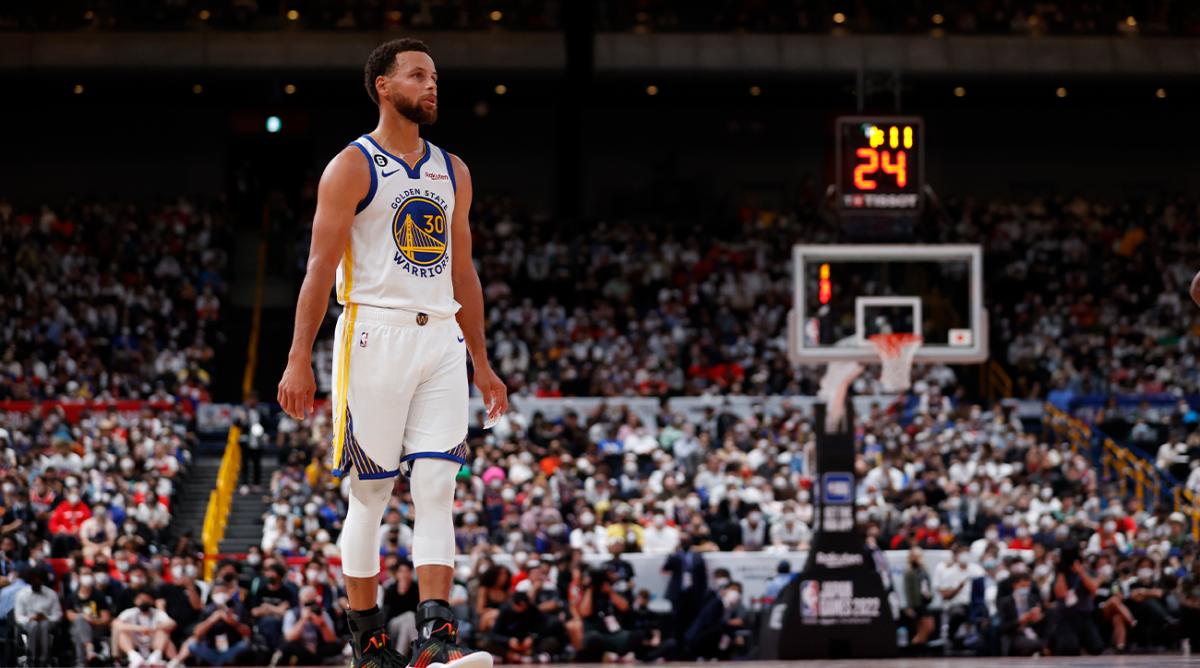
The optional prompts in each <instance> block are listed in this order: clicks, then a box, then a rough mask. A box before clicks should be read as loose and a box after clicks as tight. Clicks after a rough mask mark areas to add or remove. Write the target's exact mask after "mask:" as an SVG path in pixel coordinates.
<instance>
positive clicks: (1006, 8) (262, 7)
mask: <svg viewBox="0 0 1200 668" xmlns="http://www.w3.org/2000/svg"><path fill="white" fill-rule="evenodd" d="M51 5H52V6H51ZM591 10H592V11H591V14H592V20H593V24H594V26H595V28H596V29H597V30H598V31H635V32H647V31H659V32H663V31H690V32H724V31H731V30H743V31H753V32H791V33H828V32H830V31H849V32H857V33H929V32H932V31H940V32H942V33H952V34H999V35H1006V34H1013V35H1041V34H1052V35H1114V34H1139V33H1140V34H1153V35H1164V34H1171V35H1194V34H1196V32H1197V31H1200V13H1198V12H1197V10H1196V8H1195V7H1194V5H1193V4H1192V3H1189V2H1186V1H1185V0H1142V1H1139V2H1131V1H1100V0H1055V1H1053V2H1047V1H1034V0H1000V1H996V2H978V1H975V0H943V1H939V2H918V3H896V2H891V1H889V0H859V1H857V2H852V3H851V2H843V1H840V0H770V1H767V2H764V1H761V0H757V1H752V0H709V1H707V2H688V3H678V2H666V1H664V0H598V1H597V2H596V3H595V4H594V6H593V7H592V8H591ZM560 15H561V3H560V2H535V1H533V0H488V1H487V2H482V1H480V0H456V1H454V2H446V1H438V0H382V1H378V2H334V1H330V0H291V1H289V2H258V1H256V0H240V1H234V2H226V3H213V2H204V1H201V0H175V1H173V2H164V3H142V4H129V3H116V2H105V1H103V0H99V1H97V2H91V3H66V4H63V3H15V4H14V5H12V7H11V9H10V10H9V11H6V12H3V13H0V28H5V29H19V30H55V29H58V30H64V29H66V30H70V29H107V30H134V29H174V30H181V29H193V30H194V29H201V28H207V27H212V28H218V29H234V30H238V29H241V30H282V29H290V28H296V27H300V28H307V29H315V30H356V29H357V30H379V29H381V28H384V29H393V30H400V29H405V30H410V29H415V30H422V29H432V30H484V29H489V28H505V29H509V30H522V31H531V30H532V31H537V30H557V29H560V28H561V27H562V23H563V22H562V19H561V16H560ZM1130 17H1132V19H1133V20H1132V22H1131V21H1130Z"/></svg>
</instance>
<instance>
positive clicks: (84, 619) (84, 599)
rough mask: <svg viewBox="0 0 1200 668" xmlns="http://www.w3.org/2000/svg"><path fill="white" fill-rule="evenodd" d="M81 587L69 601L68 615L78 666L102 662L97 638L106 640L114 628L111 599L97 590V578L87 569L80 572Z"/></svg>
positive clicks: (83, 568) (81, 568) (86, 567)
mask: <svg viewBox="0 0 1200 668" xmlns="http://www.w3.org/2000/svg"><path fill="white" fill-rule="evenodd" d="M78 575H79V577H78V578H77V579H78V582H79V586H78V587H77V588H76V589H75V591H74V592H72V593H71V594H70V596H68V597H67V606H66V615H67V620H68V621H70V623H71V640H72V641H74V643H75V661H76V665H78V666H82V665H84V664H90V663H91V662H92V661H94V660H96V659H98V658H101V653H100V651H99V649H100V648H98V647H97V643H96V642H95V639H96V638H103V637H106V636H107V635H108V634H109V632H110V630H111V629H110V627H111V624H112V610H111V609H110V607H109V603H108V597H107V596H105V595H104V594H103V593H101V592H100V591H99V590H98V589H96V576H95V574H94V573H93V572H92V569H91V568H90V567H88V566H82V567H80V569H79V574H78Z"/></svg>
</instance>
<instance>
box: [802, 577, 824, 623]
mask: <svg viewBox="0 0 1200 668" xmlns="http://www.w3.org/2000/svg"><path fill="white" fill-rule="evenodd" d="M820 614H821V582H820V581H819V580H804V581H803V582H801V583H800V616H801V617H818V616H820Z"/></svg>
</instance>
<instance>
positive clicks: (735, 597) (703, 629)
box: [683, 582, 747, 659]
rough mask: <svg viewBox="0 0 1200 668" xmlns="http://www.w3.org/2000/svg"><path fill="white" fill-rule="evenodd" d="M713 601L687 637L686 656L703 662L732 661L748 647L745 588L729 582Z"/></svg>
mask: <svg viewBox="0 0 1200 668" xmlns="http://www.w3.org/2000/svg"><path fill="white" fill-rule="evenodd" d="M717 594H718V595H717V596H714V597H712V598H710V599H709V600H708V601H707V602H706V603H705V604H704V606H703V607H702V608H701V609H700V613H699V614H698V615H697V616H696V619H695V621H693V622H692V625H691V627H689V628H688V630H687V633H685V634H684V645H683V646H684V647H685V648H687V652H688V653H689V654H690V655H692V656H695V657H696V658H700V659H729V658H731V657H732V656H734V655H735V653H738V652H739V650H740V649H742V648H744V646H745V644H746V639H745V634H743V633H741V632H742V631H746V630H747V629H746V611H745V609H744V608H743V607H742V605H741V599H742V586H741V584H739V583H737V582H730V583H727V584H725V585H723V586H722V587H721V589H720V590H719V591H718V593H717Z"/></svg>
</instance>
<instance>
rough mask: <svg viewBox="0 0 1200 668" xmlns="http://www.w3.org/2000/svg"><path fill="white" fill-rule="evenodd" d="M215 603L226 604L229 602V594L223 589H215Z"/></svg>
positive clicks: (213, 600)
mask: <svg viewBox="0 0 1200 668" xmlns="http://www.w3.org/2000/svg"><path fill="white" fill-rule="evenodd" d="M212 602H213V605H225V604H226V603H228V602H229V594H226V593H225V592H223V591H214V592H213V595H212Z"/></svg>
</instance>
